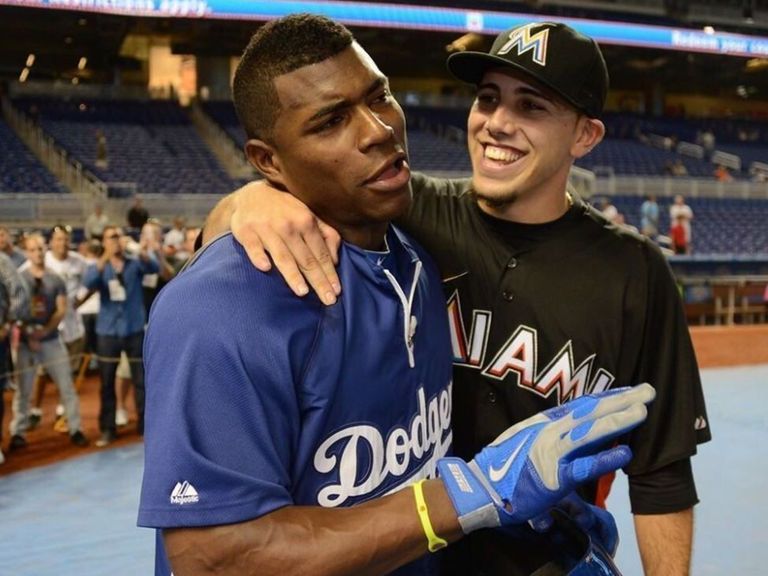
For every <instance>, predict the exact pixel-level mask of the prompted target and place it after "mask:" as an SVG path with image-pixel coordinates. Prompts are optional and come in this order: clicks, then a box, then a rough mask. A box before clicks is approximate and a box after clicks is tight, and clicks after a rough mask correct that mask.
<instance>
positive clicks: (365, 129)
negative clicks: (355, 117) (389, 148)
mask: <svg viewBox="0 0 768 576" xmlns="http://www.w3.org/2000/svg"><path fill="white" fill-rule="evenodd" d="M394 136H395V129H394V128H393V127H392V126H390V125H389V124H388V123H387V122H386V121H385V120H384V119H382V117H381V116H379V115H378V114H376V113H375V112H373V111H372V110H371V109H370V108H366V109H364V110H363V111H362V112H361V126H360V149H361V150H366V149H368V148H370V147H371V146H376V145H379V144H383V143H385V142H389V141H390V140H392V139H393V138H394Z"/></svg>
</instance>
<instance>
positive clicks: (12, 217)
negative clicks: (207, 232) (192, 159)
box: [0, 193, 223, 229]
mask: <svg viewBox="0 0 768 576" xmlns="http://www.w3.org/2000/svg"><path fill="white" fill-rule="evenodd" d="M222 197H223V196H222V195H221V194H142V195H141V198H142V200H143V202H144V207H145V208H146V209H147V211H148V212H149V215H150V216H152V217H153V218H158V219H159V220H160V221H161V222H163V223H165V224H169V223H170V222H171V221H172V220H173V218H174V217H176V216H183V217H184V218H186V220H187V223H188V225H190V226H198V225H200V224H202V223H203V222H204V221H205V218H206V216H207V215H208V213H209V212H210V211H211V209H212V208H213V207H214V206H215V205H216V203H217V202H218V201H219V200H221V198H222ZM94 203H95V202H94V201H92V200H87V199H83V198H82V197H78V196H76V195H74V194H5V193H4V194H0V224H2V225H5V226H9V227H13V228H27V229H45V228H50V227H51V226H53V225H54V224H69V225H70V226H73V227H81V226H83V224H84V223H85V219H86V218H87V216H88V215H89V214H90V213H91V212H92V211H93V204H94ZM132 203H133V199H132V198H109V199H102V200H99V204H100V205H101V206H102V207H103V209H104V213H105V214H106V215H107V216H108V217H109V220H110V222H111V223H112V224H116V225H119V226H123V225H125V215H126V213H127V212H128V209H129V208H130V206H131V204H132Z"/></svg>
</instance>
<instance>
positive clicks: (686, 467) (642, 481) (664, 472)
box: [629, 458, 699, 514]
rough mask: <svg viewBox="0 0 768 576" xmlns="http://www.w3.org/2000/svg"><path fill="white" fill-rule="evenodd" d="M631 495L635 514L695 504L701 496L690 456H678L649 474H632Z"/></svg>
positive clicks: (667, 511)
mask: <svg viewBox="0 0 768 576" xmlns="http://www.w3.org/2000/svg"><path fill="white" fill-rule="evenodd" d="M629 499H630V501H631V503H632V513H633V514H670V513H672V512H680V511H681V510H687V509H688V508H691V507H692V506H694V505H696V504H697V503H698V502H699V498H698V496H697V494H696V485H695V483H694V481H693V471H692V470H691V459H690V458H686V459H684V460H678V461H677V462H673V463H672V464H669V465H667V466H664V467H663V468H659V469H658V470H654V471H653V472H649V473H648V474H638V475H636V476H630V477H629Z"/></svg>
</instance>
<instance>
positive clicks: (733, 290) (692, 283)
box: [679, 275, 768, 326]
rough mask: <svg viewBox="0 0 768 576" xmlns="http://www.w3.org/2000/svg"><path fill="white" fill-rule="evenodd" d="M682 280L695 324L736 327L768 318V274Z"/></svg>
mask: <svg viewBox="0 0 768 576" xmlns="http://www.w3.org/2000/svg"><path fill="white" fill-rule="evenodd" d="M679 281H680V283H681V284H682V285H683V287H684V289H685V290H686V292H687V293H688V294H689V297H688V298H687V300H688V301H687V302H686V303H685V311H686V317H687V319H688V321H689V323H691V324H715V325H723V324H724V325H726V326H732V325H734V324H754V323H764V322H766V321H767V320H768V291H767V290H768V289H767V286H768V275H739V276H708V277H682V278H680V279H679ZM691 295H693V296H697V297H694V298H691V297H690V296H691Z"/></svg>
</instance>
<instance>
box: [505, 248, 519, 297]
mask: <svg viewBox="0 0 768 576" xmlns="http://www.w3.org/2000/svg"><path fill="white" fill-rule="evenodd" d="M519 264H520V261H519V260H518V259H517V258H515V257H514V256H512V257H511V258H510V259H509V260H508V261H507V267H506V269H505V270H504V272H505V273H506V272H509V271H511V270H514V269H515V268H517V267H518V265H519ZM501 297H502V298H504V300H506V301H507V302H512V300H514V299H515V293H514V291H513V290H512V288H511V287H508V286H505V287H503V288H502V290H501Z"/></svg>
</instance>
